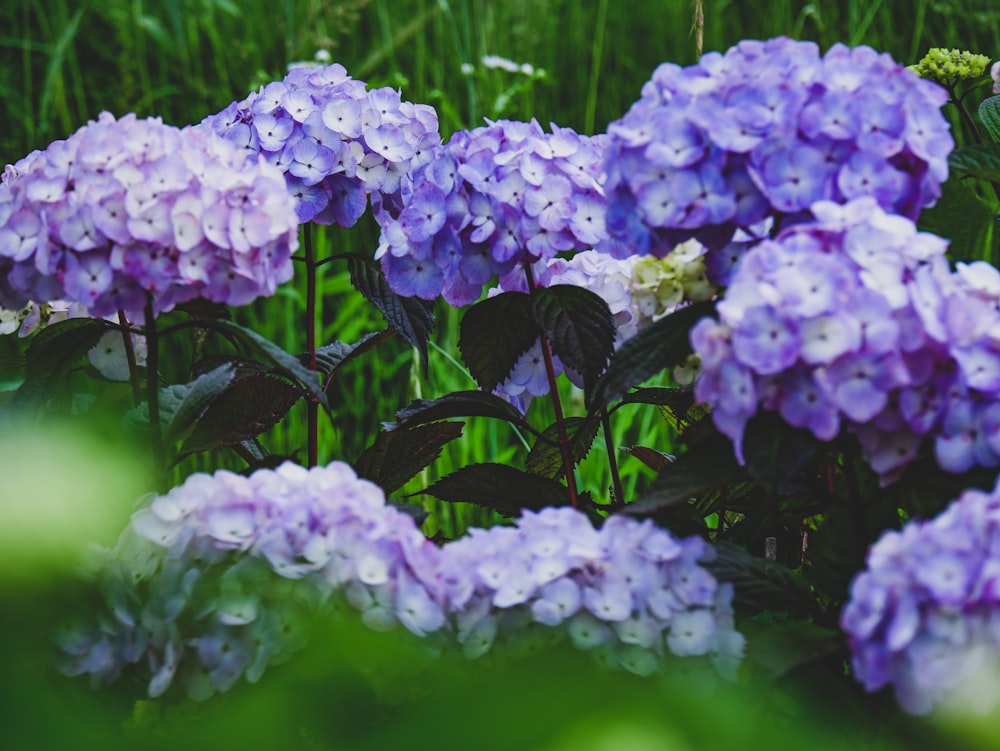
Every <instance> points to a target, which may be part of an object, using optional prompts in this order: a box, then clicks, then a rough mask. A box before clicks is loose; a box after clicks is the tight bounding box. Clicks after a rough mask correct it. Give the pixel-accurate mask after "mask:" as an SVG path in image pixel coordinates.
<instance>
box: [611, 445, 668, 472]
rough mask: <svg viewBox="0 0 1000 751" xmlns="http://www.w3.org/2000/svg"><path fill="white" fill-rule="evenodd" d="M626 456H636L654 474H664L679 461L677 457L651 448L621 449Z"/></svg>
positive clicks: (630, 447)
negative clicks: (663, 472)
mask: <svg viewBox="0 0 1000 751" xmlns="http://www.w3.org/2000/svg"><path fill="white" fill-rule="evenodd" d="M621 451H624V452H625V453H626V454H629V455H630V456H634V457H635V458H636V459H638V460H639V461H640V462H642V463H643V464H645V465H646V466H647V467H649V468H650V469H651V470H653V471H654V472H662V471H664V470H665V469H667V468H668V467H669V466H670V465H671V464H673V463H674V462H675V461H677V457H676V456H673V455H672V454H667V453H665V452H663V451H657V450H656V449H652V448H649V446H625V447H623V448H622V449H621Z"/></svg>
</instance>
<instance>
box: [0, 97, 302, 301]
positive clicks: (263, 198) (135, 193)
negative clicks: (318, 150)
mask: <svg viewBox="0 0 1000 751" xmlns="http://www.w3.org/2000/svg"><path fill="white" fill-rule="evenodd" d="M286 193H287V191H285V190H284V185H283V181H282V179H281V175H280V173H279V172H278V171H277V170H276V169H275V168H274V167H272V166H271V165H268V164H266V163H265V162H263V161H262V160H260V159H257V158H255V157H252V156H250V155H248V154H247V153H246V152H245V151H243V150H241V149H239V148H236V147H235V146H233V144H231V143H228V142H226V141H223V140H222V139H219V138H216V137H215V136H213V135H212V134H211V133H209V132H207V131H205V130H204V129H198V128H185V129H184V130H178V129H177V128H173V127H170V126H167V125H164V124H163V123H162V122H160V120H159V119H153V118H150V119H146V120H139V119H137V118H136V117H135V116H134V115H126V116H125V117H123V118H121V119H119V120H115V119H114V118H113V117H112V116H111V115H110V114H108V113H103V114H101V116H100V117H99V118H98V119H97V120H96V121H92V122H90V123H89V124H88V125H86V126H84V127H83V128H81V129H80V130H78V131H77V132H76V133H74V134H73V135H72V136H70V137H69V138H68V139H67V140H65V141H56V142H55V143H53V144H51V145H50V146H49V147H48V148H47V149H46V150H45V151H42V152H34V153H32V154H30V155H28V156H27V157H25V158H24V159H22V160H21V161H19V162H18V163H17V164H15V165H14V166H13V167H12V168H8V170H7V172H5V174H4V178H3V182H2V183H0V305H3V306H4V307H9V308H17V307H21V306H23V305H25V304H26V303H27V302H28V301H29V300H60V299H61V300H66V301H69V302H74V303H79V304H81V305H83V306H84V307H86V309H87V310H88V311H89V313H90V315H92V316H96V317H103V316H108V315H113V314H114V313H115V312H116V311H117V310H119V309H123V310H125V311H126V312H127V313H129V314H130V317H131V318H133V319H137V318H140V317H141V315H142V311H143V309H144V306H145V304H146V299H147V296H148V297H149V298H150V299H152V301H153V307H154V310H155V312H157V313H160V312H165V311H168V310H170V309H171V308H173V307H174V306H175V305H177V304H179V303H182V302H185V301H187V300H190V299H193V298H196V297H201V298H205V299H208V300H212V301H215V302H221V303H226V304H230V305H244V304H246V303H248V302H250V301H251V300H253V299H254V298H256V297H258V296H260V295H270V294H273V293H274V291H275V289H276V288H277V286H278V285H279V284H281V283H282V282H285V281H287V280H288V279H289V278H291V275H292V263H291V255H292V253H293V252H294V251H295V249H296V248H297V246H298V234H297V227H296V223H295V221H294V206H293V204H292V201H291V199H290V198H289V197H288V196H287V195H286Z"/></svg>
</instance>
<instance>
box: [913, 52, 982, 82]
mask: <svg viewBox="0 0 1000 751" xmlns="http://www.w3.org/2000/svg"><path fill="white" fill-rule="evenodd" d="M989 64H990V59H989V58H988V57H986V55H976V54H973V53H972V52H969V51H968V50H958V49H950V50H949V49H945V48H944V47H932V48H931V49H930V50H928V52H927V54H926V55H924V56H923V58H921V60H920V62H918V63H917V64H916V65H911V66H909V67H910V70H912V71H913V72H914V73H916V74H917V75H918V76H920V77H921V78H926V79H928V80H931V81H936V82H937V83H940V84H942V85H944V86H954V85H955V84H956V83H957V82H958V81H971V80H975V79H977V78H979V77H980V76H982V75H983V74H984V73H986V66H987V65H989Z"/></svg>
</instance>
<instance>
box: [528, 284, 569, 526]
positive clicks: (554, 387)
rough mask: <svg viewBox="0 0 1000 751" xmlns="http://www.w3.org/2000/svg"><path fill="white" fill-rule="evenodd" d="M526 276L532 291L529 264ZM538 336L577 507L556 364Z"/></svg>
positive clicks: (541, 333)
mask: <svg viewBox="0 0 1000 751" xmlns="http://www.w3.org/2000/svg"><path fill="white" fill-rule="evenodd" d="M524 273H525V275H526V276H527V277H528V289H529V290H532V291H534V289H535V279H534V277H533V276H532V274H531V266H530V265H526V266H525V267H524ZM538 338H539V339H540V340H541V344H542V357H543V358H544V360H545V374H546V376H548V379H549V394H550V395H551V396H552V410H553V412H555V416H556V430H557V431H558V433H559V453H560V454H561V455H562V465H563V474H565V475H566V487H567V488H568V489H569V502H570V504H571V505H572V506H573V508H579V504H578V503H577V500H576V478H575V477H574V476H573V457H572V456H571V455H570V452H569V435H568V434H567V433H566V418H565V417H564V416H563V411H562V402H561V401H560V400H559V384H558V383H557V382H556V366H555V363H554V362H553V361H552V346H551V345H550V344H549V338H548V336H546V334H545V332H544V331H542V330H541V329H539V330H538Z"/></svg>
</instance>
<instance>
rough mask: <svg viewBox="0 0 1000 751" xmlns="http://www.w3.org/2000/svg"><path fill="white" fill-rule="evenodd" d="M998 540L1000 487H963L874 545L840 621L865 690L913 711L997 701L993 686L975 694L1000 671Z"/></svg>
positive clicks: (852, 662) (918, 711)
mask: <svg viewBox="0 0 1000 751" xmlns="http://www.w3.org/2000/svg"><path fill="white" fill-rule="evenodd" d="M998 543H1000V486H998V487H997V488H994V489H993V490H992V491H989V492H984V491H980V490H967V491H965V492H964V493H963V494H962V495H961V496H960V497H959V498H958V499H957V500H955V501H953V502H952V503H951V505H950V506H949V507H948V508H947V509H946V510H945V511H944V512H943V513H942V514H940V515H939V516H938V517H937V518H935V519H932V520H930V521H917V520H914V521H911V522H908V523H907V524H906V526H904V527H903V529H902V530H900V531H889V532H886V533H885V534H883V535H882V537H881V538H880V539H879V541H878V542H876V543H875V544H874V545H873V546H872V548H871V549H870V550H869V552H868V558H867V566H866V568H865V569H864V570H863V571H862V572H861V573H860V574H859V575H858V576H857V577H855V579H854V581H853V583H852V584H851V591H850V599H849V600H848V603H847V605H846V606H845V607H844V610H843V612H842V613H841V616H840V623H841V627H842V628H843V629H844V631H845V632H846V633H847V636H848V640H849V644H850V648H851V652H852V659H851V664H852V667H853V669H854V674H855V677H856V678H857V679H858V680H859V681H860V682H861V683H862V684H863V685H864V687H865V688H866V689H867V690H869V691H875V690H878V689H880V688H882V687H883V686H887V685H892V686H893V688H894V690H895V693H896V698H897V699H898V700H899V703H900V704H901V705H902V707H903V708H904V709H905V710H906V711H908V712H910V713H913V714H926V713H928V712H930V711H931V710H932V709H933V708H934V707H935V706H936V705H937V704H939V703H940V702H942V701H944V700H946V699H948V698H958V697H959V696H961V697H962V698H961V700H963V701H971V702H972V703H974V704H976V705H982V704H983V703H984V702H985V703H986V704H987V706H983V707H982V709H984V710H987V709H990V708H991V707H990V706H989V704H990V703H993V704H995V702H996V699H997V696H996V693H995V689H996V685H995V683H994V685H993V688H994V692H993V694H992V695H989V694H986V695H983V694H980V693H979V691H978V689H979V688H980V687H981V686H982V683H981V679H983V678H984V677H988V676H990V674H991V673H992V674H993V675H995V671H996V669H997V667H998V666H1000V631H998V629H997V626H998V624H1000V621H998V617H1000V608H998V603H1000V558H998V554H997V551H998V550H1000V544H998ZM994 680H995V679H994ZM977 694H978V695H977Z"/></svg>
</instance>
